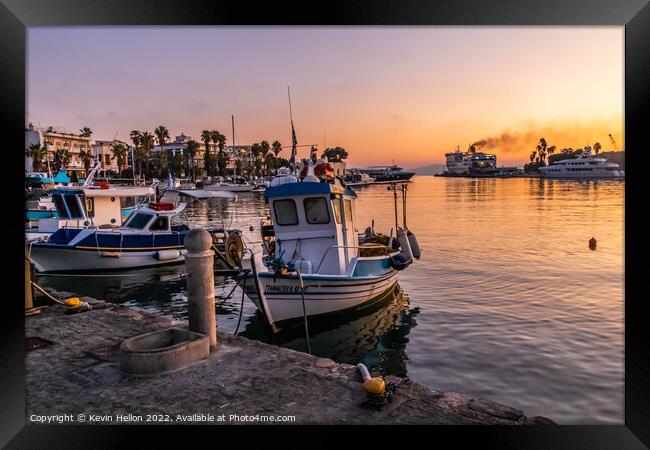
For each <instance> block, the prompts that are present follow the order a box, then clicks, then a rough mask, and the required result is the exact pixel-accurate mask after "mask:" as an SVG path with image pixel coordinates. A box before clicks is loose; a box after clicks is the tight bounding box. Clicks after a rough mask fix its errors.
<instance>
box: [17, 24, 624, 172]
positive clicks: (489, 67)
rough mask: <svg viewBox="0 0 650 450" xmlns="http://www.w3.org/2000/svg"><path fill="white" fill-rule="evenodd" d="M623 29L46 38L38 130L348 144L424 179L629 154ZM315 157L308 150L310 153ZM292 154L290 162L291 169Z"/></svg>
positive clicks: (31, 111)
mask: <svg viewBox="0 0 650 450" xmlns="http://www.w3.org/2000/svg"><path fill="white" fill-rule="evenodd" d="M623 38H624V29H623V27H94V28H93V27H74V28H57V27H47V28H45V27H42V28H38V27H36V28H30V29H29V30H28V66H27V69H28V75H27V86H28V90H27V99H28V101H27V111H28V114H27V120H29V121H32V122H34V123H37V124H40V125H42V126H48V125H57V126H63V127H67V128H68V129H69V130H71V131H77V130H78V129H80V128H82V127H83V126H89V127H90V128H91V129H92V130H93V132H94V134H93V138H95V139H106V140H108V139H113V138H114V137H116V138H117V139H121V140H125V141H126V140H128V135H129V131H130V130H132V129H140V130H150V131H151V130H153V129H154V128H155V127H156V126H158V125H165V126H166V127H167V128H168V129H169V130H170V133H171V134H172V136H174V135H177V134H180V133H181V132H184V133H185V134H186V135H190V136H192V137H193V138H195V139H197V140H198V139H199V137H200V136H199V135H200V132H201V130H202V129H205V128H208V129H218V130H220V131H221V132H222V133H223V134H225V135H226V136H227V138H228V141H230V138H231V131H230V115H231V114H234V115H235V121H236V140H237V143H238V144H251V143H253V142H259V141H260V140H263V139H266V140H269V141H272V140H274V139H278V140H280V141H281V142H282V143H283V144H284V145H288V144H290V142H291V138H290V136H291V128H290V123H289V110H288V104H287V86H291V97H292V104H293V118H294V124H295V126H296V134H297V137H298V141H299V142H298V143H299V144H318V145H319V147H320V148H322V147H323V146H324V144H325V143H326V144H327V146H328V147H329V146H341V147H344V148H346V149H347V150H348V152H349V153H350V157H349V160H348V161H349V165H351V166H363V165H367V164H384V163H390V162H391V161H392V160H395V162H396V163H398V164H400V165H402V166H403V167H408V168H414V167H418V166H423V165H427V164H432V163H443V162H444V153H445V152H448V151H452V150H454V149H455V148H456V146H457V145H458V146H460V148H461V149H466V148H467V146H468V145H469V144H471V143H473V142H476V141H478V140H481V139H484V138H498V137H499V136H502V135H503V134H506V135H507V138H508V139H507V144H504V143H503V142H497V144H496V146H495V147H494V148H488V149H485V150H486V151H489V152H492V153H496V154H497V157H498V163H499V165H510V164H517V165H522V164H523V163H524V162H527V161H528V155H529V154H530V152H531V150H532V149H533V148H534V146H535V144H536V141H537V140H538V139H539V138H540V137H544V138H546V140H547V141H548V143H549V145H555V146H556V147H557V148H558V149H561V148H563V147H574V148H576V147H583V146H584V145H586V144H593V143H594V142H597V141H598V142H600V143H601V144H602V145H603V150H609V149H611V148H612V146H611V144H610V142H609V138H608V134H609V133H612V135H613V136H614V138H615V139H616V141H617V144H618V147H619V149H622V148H624V137H623V98H624V94H623V92H624V84H623V75H624V51H623V50H624V48H623ZM307 151H308V150H307V149H302V152H303V153H306V152H307ZM286 153H287V154H284V156H285V157H288V151H286Z"/></svg>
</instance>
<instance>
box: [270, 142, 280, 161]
mask: <svg viewBox="0 0 650 450" xmlns="http://www.w3.org/2000/svg"><path fill="white" fill-rule="evenodd" d="M271 151H272V152H273V153H274V154H275V157H276V158H277V157H278V155H279V154H280V152H281V151H282V144H280V141H278V140H275V141H273V143H272V144H271Z"/></svg>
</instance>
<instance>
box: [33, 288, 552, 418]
mask: <svg viewBox="0 0 650 450" xmlns="http://www.w3.org/2000/svg"><path fill="white" fill-rule="evenodd" d="M59 296H60V297H65V295H64V294H63V293H59ZM82 301H87V302H93V301H95V302H96V300H94V299H90V298H87V297H84V298H82ZM65 310H66V308H65V307H64V306H60V305H54V306H50V307H48V308H45V309H44V310H42V311H41V313H40V314H35V315H33V316H29V317H26V319H25V333H26V334H25V336H26V337H27V338H34V337H38V338H40V339H45V340H47V341H50V342H52V344H51V345H45V346H41V347H40V348H36V349H34V350H30V351H28V352H27V353H26V411H27V421H28V422H32V421H34V420H44V419H43V418H40V419H37V418H35V416H34V415H39V416H48V415H57V414H59V415H60V414H69V415H71V416H70V417H72V418H73V419H72V420H71V423H79V422H78V416H79V415H80V414H83V415H84V419H85V421H84V423H93V424H96V423H107V424H108V423H114V424H115V423H120V424H125V423H161V422H162V421H167V422H162V423H175V424H178V423H214V424H219V423H226V424H245V423H269V422H266V421H261V420H262V419H265V418H266V417H269V416H273V417H274V419H275V417H276V416H294V417H295V421H291V422H282V423H285V424H286V423H289V424H512V425H523V424H551V423H553V422H552V421H550V420H549V419H546V418H543V417H534V418H527V417H526V416H525V415H524V414H523V412H522V411H520V410H518V409H515V408H511V407H509V406H505V405H501V404H497V403H494V402H490V401H486V400H480V399H475V398H471V397H469V396H466V395H463V394H458V393H452V392H439V391H435V390H431V389H429V388H428V387H426V386H424V385H421V384H419V383H417V382H413V381H406V382H405V383H403V384H401V385H400V386H399V387H398V389H397V392H396V394H395V396H394V397H393V399H392V401H390V402H388V403H386V404H385V405H384V406H383V407H382V408H381V409H379V410H375V409H371V408H368V407H367V406H364V404H363V403H364V400H365V398H366V397H365V393H364V392H363V391H362V389H361V378H360V375H359V374H358V371H357V369H356V367H354V366H351V365H347V364H337V363H335V362H334V361H332V360H329V359H324V358H318V357H315V356H311V355H308V354H306V353H301V352H297V351H294V350H290V349H285V348H281V347H276V346H273V345H269V344H265V343H261V342H257V341H252V340H249V339H247V338H244V337H238V336H232V335H226V334H223V333H218V337H217V341H218V349H217V350H216V351H215V352H213V353H211V354H210V357H209V358H207V359H205V360H202V361H199V362H198V363H195V364H194V365H192V366H190V367H187V368H185V369H181V370H178V371H175V372H171V373H166V374H161V375H155V376H149V377H138V376H133V375H127V374H124V373H122V371H121V370H120V367H119V347H120V344H121V343H122V341H124V340H125V339H128V338H130V337H134V336H137V335H139V334H143V333H147V332H150V331H155V330H159V329H162V328H166V327H170V326H177V327H182V328H186V327H187V324H186V323H182V322H173V323H172V322H171V321H169V320H167V319H163V318H159V317H153V316H149V315H147V314H145V313H143V312H140V311H138V310H135V309H132V308H128V307H123V306H110V307H108V308H105V309H97V310H92V311H87V312H82V313H78V314H66V313H65ZM118 414H119V415H121V417H119V419H120V421H118V417H117V416H118ZM231 415H237V416H239V420H238V419H235V418H233V417H232V416H231ZM91 416H92V417H91ZM101 416H106V417H104V418H103V419H102V418H101ZM138 416H140V417H141V419H142V420H137V419H139V418H138ZM243 416H246V417H245V418H242V417H243ZM93 418H94V419H96V420H99V421H95V422H93ZM256 418H259V419H260V421H256V420H257V419H256ZM109 419H110V421H109ZM147 419H153V420H152V421H150V422H147ZM244 419H245V420H244ZM268 420H270V419H268ZM66 421H67V420H66Z"/></svg>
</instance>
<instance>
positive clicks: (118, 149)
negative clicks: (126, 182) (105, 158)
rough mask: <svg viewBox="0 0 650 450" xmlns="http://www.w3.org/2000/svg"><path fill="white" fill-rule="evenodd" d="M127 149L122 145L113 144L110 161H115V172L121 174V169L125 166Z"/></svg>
mask: <svg viewBox="0 0 650 450" xmlns="http://www.w3.org/2000/svg"><path fill="white" fill-rule="evenodd" d="M128 151H129V149H128V147H127V146H126V145H124V144H113V156H111V159H116V160H117V171H118V172H119V173H120V174H121V173H122V167H124V166H125V165H126V161H127V152H128Z"/></svg>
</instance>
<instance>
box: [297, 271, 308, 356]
mask: <svg viewBox="0 0 650 450" xmlns="http://www.w3.org/2000/svg"><path fill="white" fill-rule="evenodd" d="M296 273H297V274H298V279H299V280H300V298H301V299H302V317H303V319H304V320H305V338H307V351H308V352H309V354H310V355H311V345H310V343H309V325H308V324H307V310H306V308H305V284H304V283H303V281H302V274H301V273H300V270H296Z"/></svg>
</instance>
